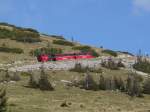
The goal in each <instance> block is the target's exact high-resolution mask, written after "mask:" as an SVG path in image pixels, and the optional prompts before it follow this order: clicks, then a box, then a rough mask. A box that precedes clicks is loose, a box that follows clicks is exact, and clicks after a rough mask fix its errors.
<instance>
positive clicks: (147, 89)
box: [143, 77, 150, 94]
mask: <svg viewBox="0 0 150 112" xmlns="http://www.w3.org/2000/svg"><path fill="white" fill-rule="evenodd" d="M143 93H145V94H150V77H149V78H148V79H146V81H145V82H144V86H143Z"/></svg>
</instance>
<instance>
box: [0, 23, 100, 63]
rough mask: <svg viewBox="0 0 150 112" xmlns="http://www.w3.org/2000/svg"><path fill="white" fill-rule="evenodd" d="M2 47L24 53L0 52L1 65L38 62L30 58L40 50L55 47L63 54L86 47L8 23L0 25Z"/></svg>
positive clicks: (0, 44)
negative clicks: (34, 51)
mask: <svg viewBox="0 0 150 112" xmlns="http://www.w3.org/2000/svg"><path fill="white" fill-rule="evenodd" d="M34 39H38V40H39V41H37V40H34ZM2 46H3V47H7V48H20V49H22V50H23V51H24V53H22V54H16V53H6V52H2V51H0V63H3V62H12V61H17V60H20V61H23V60H36V58H35V57H33V56H30V52H31V51H32V50H35V49H38V48H43V47H53V48H61V49H62V50H63V52H74V51H78V50H77V49H76V50H74V49H73V47H76V46H84V45H81V44H80V43H77V42H69V41H67V40H65V38H64V37H63V36H56V35H46V34H40V33H39V32H38V31H36V30H34V29H31V28H21V27H16V26H14V25H10V24H7V23H0V47H2ZM91 48H92V49H93V50H94V51H96V52H97V53H98V54H100V53H101V51H102V49H100V48H95V47H91Z"/></svg>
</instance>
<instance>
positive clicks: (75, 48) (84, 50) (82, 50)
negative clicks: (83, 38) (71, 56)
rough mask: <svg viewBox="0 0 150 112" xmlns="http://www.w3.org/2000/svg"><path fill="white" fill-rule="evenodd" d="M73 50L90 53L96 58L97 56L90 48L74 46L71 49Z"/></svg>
mask: <svg viewBox="0 0 150 112" xmlns="http://www.w3.org/2000/svg"><path fill="white" fill-rule="evenodd" d="M72 49H73V50H80V51H81V52H83V53H84V52H90V53H91V54H92V55H93V56H95V57H98V56H99V54H98V53H97V52H96V51H95V50H94V49H92V48H91V47H90V46H74V47H72Z"/></svg>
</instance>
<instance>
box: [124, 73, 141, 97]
mask: <svg viewBox="0 0 150 112" xmlns="http://www.w3.org/2000/svg"><path fill="white" fill-rule="evenodd" d="M141 82H142V78H141V77H140V76H138V75H137V74H136V73H132V74H129V76H128V78H127V86H126V89H127V93H128V94H129V95H130V96H132V97H134V96H138V97H141V96H143V95H142V86H141Z"/></svg>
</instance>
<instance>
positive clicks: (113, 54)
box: [102, 50, 118, 57]
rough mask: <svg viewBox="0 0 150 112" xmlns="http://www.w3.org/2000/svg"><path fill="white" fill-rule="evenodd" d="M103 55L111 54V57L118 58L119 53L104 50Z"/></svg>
mask: <svg viewBox="0 0 150 112" xmlns="http://www.w3.org/2000/svg"><path fill="white" fill-rule="evenodd" d="M102 53H106V54H109V55H111V56H114V57H117V56H118V54H117V52H115V51H112V50H103V51H102Z"/></svg>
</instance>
